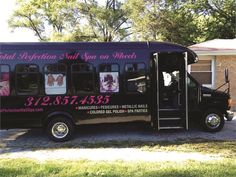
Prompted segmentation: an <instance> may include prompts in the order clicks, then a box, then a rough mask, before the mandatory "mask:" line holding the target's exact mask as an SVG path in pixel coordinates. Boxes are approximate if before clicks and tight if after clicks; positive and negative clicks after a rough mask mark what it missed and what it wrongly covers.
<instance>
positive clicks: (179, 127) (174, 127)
mask: <svg viewBox="0 0 236 177" xmlns="http://www.w3.org/2000/svg"><path fill="white" fill-rule="evenodd" d="M169 129H184V127H182V126H173V127H159V130H169Z"/></svg>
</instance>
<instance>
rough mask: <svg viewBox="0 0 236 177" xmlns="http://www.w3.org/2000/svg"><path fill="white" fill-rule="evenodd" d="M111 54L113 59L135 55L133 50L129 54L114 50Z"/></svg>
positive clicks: (128, 57)
mask: <svg viewBox="0 0 236 177" xmlns="http://www.w3.org/2000/svg"><path fill="white" fill-rule="evenodd" d="M112 56H113V58H114V59H135V58H136V57H137V56H136V54H135V52H133V53H131V54H125V53H124V52H114V53H113V55H112Z"/></svg>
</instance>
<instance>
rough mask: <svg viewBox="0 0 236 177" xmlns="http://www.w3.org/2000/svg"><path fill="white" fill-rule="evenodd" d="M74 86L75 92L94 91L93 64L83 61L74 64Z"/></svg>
mask: <svg viewBox="0 0 236 177" xmlns="http://www.w3.org/2000/svg"><path fill="white" fill-rule="evenodd" d="M71 74H72V87H73V90H74V92H75V93H78V92H80V93H81V92H92V91H94V69H93V65H91V64H87V63H83V64H74V65H72V73H71Z"/></svg>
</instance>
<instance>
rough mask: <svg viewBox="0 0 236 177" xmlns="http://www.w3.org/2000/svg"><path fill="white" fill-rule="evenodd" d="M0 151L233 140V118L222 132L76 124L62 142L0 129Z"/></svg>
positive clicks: (235, 127)
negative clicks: (72, 136)
mask: <svg viewBox="0 0 236 177" xmlns="http://www.w3.org/2000/svg"><path fill="white" fill-rule="evenodd" d="M0 137H1V142H0V154H2V153H7V152H15V151H17V152H18V151H26V150H29V149H35V150H36V149H52V148H53V149H54V148H55V149H57V148H61V147H62V148H63V147H73V148H76V147H81V146H82V147H83V144H86V143H90V144H91V143H95V142H97V143H101V142H102V143H103V145H102V144H101V147H102V146H104V142H109V141H131V142H133V141H153V142H159V141H171V142H172V141H176V140H183V141H186V140H192V139H208V140H213V141H214V140H236V117H234V119H233V120H232V121H230V122H228V121H226V123H225V127H224V128H223V130H222V131H220V132H217V133H209V132H204V131H202V130H201V129H200V128H196V127H192V128H191V129H190V130H189V131H183V130H182V131H181V130H175V131H169V130H168V131H161V132H153V131H152V130H151V129H150V127H149V125H146V124H143V123H127V124H108V125H89V126H80V127H78V130H77V132H76V135H75V136H74V138H73V140H71V141H69V142H65V143H55V142H52V141H51V140H49V139H48V138H47V136H46V135H45V134H44V133H43V132H42V130H40V129H34V130H26V129H17V130H8V131H7V130H1V131H0Z"/></svg>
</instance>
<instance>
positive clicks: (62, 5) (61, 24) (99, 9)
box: [9, 0, 129, 41]
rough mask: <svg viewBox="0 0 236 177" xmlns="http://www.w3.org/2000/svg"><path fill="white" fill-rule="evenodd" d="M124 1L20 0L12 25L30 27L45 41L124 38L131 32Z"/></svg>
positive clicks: (13, 26) (11, 19)
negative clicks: (104, 2)
mask: <svg viewBox="0 0 236 177" xmlns="http://www.w3.org/2000/svg"><path fill="white" fill-rule="evenodd" d="M125 16H126V12H125V11H124V10H123V9H122V3H120V2H119V1H116V0H107V1H106V4H105V6H102V5H99V4H98V3H97V1H95V0H84V1H82V0H81V1H78V0H28V1H25V0H17V9H16V10H15V11H14V13H13V15H12V16H11V18H10V19H9V26H10V27H12V28H13V29H15V28H28V29H30V30H32V31H34V32H35V35H36V36H38V38H39V40H41V41H91V40H92V41H112V40H122V39H124V38H125V37H127V36H128V35H129V33H128V32H127V29H128V28H129V27H127V25H125V24H126V22H127V18H126V17H125Z"/></svg>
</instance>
